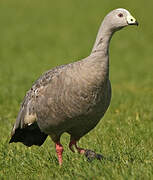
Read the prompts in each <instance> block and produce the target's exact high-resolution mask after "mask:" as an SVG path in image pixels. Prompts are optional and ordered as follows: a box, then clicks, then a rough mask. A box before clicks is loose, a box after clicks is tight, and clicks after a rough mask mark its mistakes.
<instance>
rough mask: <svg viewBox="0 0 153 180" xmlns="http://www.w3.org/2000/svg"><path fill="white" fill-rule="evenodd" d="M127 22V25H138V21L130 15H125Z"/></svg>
mask: <svg viewBox="0 0 153 180" xmlns="http://www.w3.org/2000/svg"><path fill="white" fill-rule="evenodd" d="M127 24H128V25H137V26H138V25H139V23H138V21H137V20H136V19H135V18H134V17H133V16H131V15H128V16H127Z"/></svg>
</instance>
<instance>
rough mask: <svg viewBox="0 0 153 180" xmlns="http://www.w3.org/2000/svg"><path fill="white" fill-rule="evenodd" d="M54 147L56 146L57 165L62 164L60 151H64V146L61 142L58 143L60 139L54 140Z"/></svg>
mask: <svg viewBox="0 0 153 180" xmlns="http://www.w3.org/2000/svg"><path fill="white" fill-rule="evenodd" d="M55 148H56V153H57V157H58V162H59V165H62V153H63V151H64V148H63V146H62V144H61V143H60V141H58V142H55Z"/></svg>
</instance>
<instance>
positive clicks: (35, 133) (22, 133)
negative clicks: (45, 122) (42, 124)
mask: <svg viewBox="0 0 153 180" xmlns="http://www.w3.org/2000/svg"><path fill="white" fill-rule="evenodd" d="M47 136H48V135H47V134H45V133H43V132H41V130H40V128H39V127H38V125H37V123H34V124H31V125H30V126H27V127H25V128H23V129H20V128H18V129H16V130H15V133H14V134H13V135H12V137H11V139H10V141H9V143H12V142H22V143H23V144H24V145H26V146H29V147H30V146H32V145H37V146H41V145H42V144H43V143H44V141H45V140H46V138H47Z"/></svg>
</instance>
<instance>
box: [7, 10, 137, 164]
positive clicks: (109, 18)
mask: <svg viewBox="0 0 153 180" xmlns="http://www.w3.org/2000/svg"><path fill="white" fill-rule="evenodd" d="M128 25H138V22H137V21H136V19H135V18H134V17H133V16H132V15H131V14H130V12H129V11H127V10H126V9H123V8H118V9H115V10H112V11H111V12H109V13H108V14H107V15H106V16H105V18H104V19H103V21H102V23H101V26H100V29H99V31H98V34H97V38H96V41H95V43H94V46H93V49H92V51H91V53H90V55H89V56H88V57H86V58H84V59H82V60H79V61H76V62H73V63H70V64H66V65H61V66H57V67H55V68H53V69H51V70H49V71H47V72H45V73H44V74H43V75H42V76H41V77H40V78H39V79H38V80H37V81H36V82H35V83H34V84H33V85H32V87H31V89H30V90H29V91H28V92H27V93H26V95H25V97H24V100H23V102H22V104H21V107H20V111H19V113H18V116H17V119H16V122H15V124H14V126H13V129H12V132H11V139H10V141H9V143H12V142H22V143H23V144H24V145H26V146H28V147H30V146H32V145H38V146H41V145H42V144H43V143H44V141H45V140H46V138H47V136H50V137H51V139H52V141H53V142H54V143H55V149H56V153H57V157H58V162H59V165H62V153H63V150H64V148H63V146H62V144H61V143H60V137H61V135H62V134H63V133H65V132H66V133H68V134H69V135H70V142H69V148H70V150H71V151H72V152H75V151H77V152H78V153H80V154H84V155H85V156H86V157H87V158H90V157H95V158H97V159H101V158H102V156H101V155H100V154H97V153H95V152H94V151H92V150H89V149H84V148H81V147H79V146H78V145H77V142H78V141H79V140H80V138H81V137H83V136H84V135H85V134H87V133H88V132H89V131H91V130H92V129H93V128H94V127H95V126H96V125H97V124H98V122H99V121H100V120H101V118H102V117H103V116H104V114H105V112H106V111H107V109H108V107H109V104H110V101H111V84H110V80H109V44H110V40H111V38H112V35H113V34H114V33H115V32H116V31H118V30H120V29H122V28H123V27H126V26H128Z"/></svg>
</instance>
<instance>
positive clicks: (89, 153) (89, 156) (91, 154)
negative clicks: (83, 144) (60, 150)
mask: <svg viewBox="0 0 153 180" xmlns="http://www.w3.org/2000/svg"><path fill="white" fill-rule="evenodd" d="M73 146H74V147H75V148H76V149H77V151H78V153H79V154H84V155H85V156H86V158H87V160H88V161H92V160H93V159H98V160H101V159H103V158H104V157H103V156H102V155H101V154H97V153H95V152H94V151H92V150H89V149H83V148H80V147H78V146H77V141H76V140H71V141H70V143H69V148H70V150H71V151H72V152H75V151H74V149H73Z"/></svg>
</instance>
